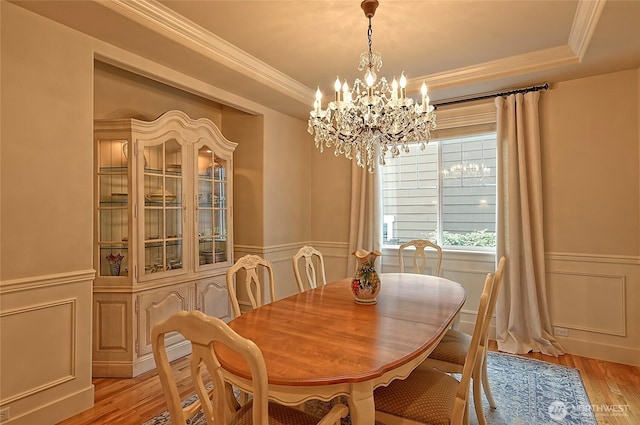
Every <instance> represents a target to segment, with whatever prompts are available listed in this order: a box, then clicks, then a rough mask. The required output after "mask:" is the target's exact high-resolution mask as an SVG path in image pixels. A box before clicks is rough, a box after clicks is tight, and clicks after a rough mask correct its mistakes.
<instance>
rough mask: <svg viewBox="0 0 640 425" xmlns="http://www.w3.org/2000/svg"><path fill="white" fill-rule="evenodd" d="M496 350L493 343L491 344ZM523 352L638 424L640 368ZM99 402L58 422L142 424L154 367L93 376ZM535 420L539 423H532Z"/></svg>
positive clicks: (597, 407)
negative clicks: (564, 369)
mask: <svg viewBox="0 0 640 425" xmlns="http://www.w3.org/2000/svg"><path fill="white" fill-rule="evenodd" d="M490 348H491V349H492V350H496V345H495V342H492V344H491V345H490ZM523 357H529V358H534V359H538V360H543V361H548V362H550V363H555V364H560V365H564V366H569V367H573V368H576V369H578V370H580V373H581V375H582V380H583V382H584V385H585V388H586V390H587V394H588V395H589V399H590V400H591V404H592V406H593V409H594V411H595V414H596V418H597V419H598V424H600V425H634V424H640V367H633V366H627V365H622V364H618V363H611V362H605V361H601V360H594V359H589V358H585V357H579V356H573V355H571V354H565V355H563V356H559V357H557V358H556V357H549V356H544V355H542V354H539V353H534V354H527V355H524V356H523ZM172 365H173V369H174V371H175V373H176V376H177V377H178V379H179V380H180V381H179V385H178V387H179V389H180V391H181V393H182V394H183V395H184V396H186V395H187V394H189V393H191V392H192V391H191V387H190V382H189V380H188V379H187V377H188V374H189V364H188V360H187V358H182V359H179V360H176V361H175V362H173V364H172ZM93 384H94V385H95V405H94V406H93V408H91V409H89V410H86V411H84V412H82V413H80V414H78V415H76V416H73V417H71V418H69V419H67V420H65V421H63V422H60V424H59V425H88V424H109V425H111V424H123V425H140V424H142V423H143V422H144V421H146V420H148V419H151V418H152V417H154V416H155V415H157V414H159V413H161V412H163V411H164V410H166V405H165V400H164V395H163V393H162V389H161V387H160V381H159V379H158V376H157V375H156V373H155V372H147V373H145V374H143V375H140V376H138V377H136V378H131V379H116V378H95V379H94V380H93ZM529 425H536V424H529Z"/></svg>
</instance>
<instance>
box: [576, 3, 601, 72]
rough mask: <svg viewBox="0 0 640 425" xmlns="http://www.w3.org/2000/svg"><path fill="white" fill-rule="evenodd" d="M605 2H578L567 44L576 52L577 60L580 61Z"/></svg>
mask: <svg viewBox="0 0 640 425" xmlns="http://www.w3.org/2000/svg"><path fill="white" fill-rule="evenodd" d="M606 2H607V0H595V1H584V0H581V1H579V2H578V7H577V8H576V14H575V16H574V17H573V25H571V33H570V34H569V41H568V45H569V47H571V50H573V52H574V53H575V54H576V56H577V57H578V60H579V61H582V58H583V57H584V54H585V53H586V51H587V47H589V43H590V42H591V37H592V36H593V32H594V31H595V29H596V26H597V24H598V20H599V19H600V15H601V14H602V10H603V9H604V5H605V3H606Z"/></svg>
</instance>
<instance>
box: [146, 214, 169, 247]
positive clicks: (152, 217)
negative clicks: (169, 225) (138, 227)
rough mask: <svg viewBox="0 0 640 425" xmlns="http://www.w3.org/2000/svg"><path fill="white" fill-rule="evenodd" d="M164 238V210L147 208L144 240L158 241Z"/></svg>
mask: <svg viewBox="0 0 640 425" xmlns="http://www.w3.org/2000/svg"><path fill="white" fill-rule="evenodd" d="M161 238H164V210H163V209H162V208H155V207H154V208H145V215H144V239H145V240H147V241H148V240H157V239H161Z"/></svg>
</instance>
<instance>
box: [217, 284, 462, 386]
mask: <svg viewBox="0 0 640 425" xmlns="http://www.w3.org/2000/svg"><path fill="white" fill-rule="evenodd" d="M380 280H381V284H382V288H381V291H380V293H379V295H378V297H377V301H378V302H377V303H376V304H374V305H361V304H357V303H355V302H354V297H353V294H352V293H351V288H350V285H351V278H346V279H342V280H338V281H335V282H331V283H328V284H327V285H324V286H319V287H318V288H315V289H311V290H307V291H305V292H302V293H298V294H295V295H292V296H289V297H287V298H283V299H280V300H277V301H275V302H273V303H270V304H266V305H263V306H261V307H259V308H257V309H254V310H252V311H249V312H247V313H245V314H243V315H241V316H240V317H237V318H235V319H233V320H232V321H231V322H229V325H230V326H231V328H232V329H234V330H235V331H236V332H238V333H239V334H240V335H242V336H243V337H245V338H249V339H251V340H253V341H254V342H255V343H256V344H257V345H258V347H259V348H260V350H261V351H262V354H263V356H264V359H265V363H266V366H267V373H268V377H269V384H270V385H286V386H318V385H332V384H339V383H345V382H348V383H355V382H362V381H369V380H372V379H375V378H377V377H380V376H381V375H382V374H384V373H386V372H388V371H391V370H394V369H396V368H398V367H400V366H402V365H404V364H406V363H407V362H410V361H411V360H413V359H415V358H416V357H417V356H420V355H422V354H423V353H424V352H425V351H428V352H431V350H433V348H434V347H435V345H436V344H437V343H438V342H439V341H440V339H441V337H442V336H443V335H444V333H445V332H446V330H447V329H448V328H449V327H450V325H451V323H452V322H453V320H454V318H455V316H456V314H457V313H458V312H459V311H460V309H461V307H462V305H463V304H464V301H465V291H464V289H463V288H462V286H461V285H460V284H458V283H456V282H453V281H450V280H448V279H444V278H440V277H435V276H428V275H418V274H411V273H380ZM216 351H217V353H218V357H219V360H220V362H221V364H222V366H223V368H224V369H226V370H227V371H228V372H230V373H232V374H234V375H236V376H239V377H241V378H245V379H249V378H250V375H249V371H248V368H247V366H246V363H245V362H244V361H243V360H242V359H241V358H240V357H239V356H238V355H236V354H234V353H232V352H231V351H229V350H228V349H225V348H224V347H216Z"/></svg>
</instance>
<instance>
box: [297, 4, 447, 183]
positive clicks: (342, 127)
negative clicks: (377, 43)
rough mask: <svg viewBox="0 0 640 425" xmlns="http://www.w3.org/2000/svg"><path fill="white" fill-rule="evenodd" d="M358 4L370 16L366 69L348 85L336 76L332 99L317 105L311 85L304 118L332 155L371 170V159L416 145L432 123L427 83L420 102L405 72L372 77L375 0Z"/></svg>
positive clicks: (377, 64) (377, 63)
mask: <svg viewBox="0 0 640 425" xmlns="http://www.w3.org/2000/svg"><path fill="white" fill-rule="evenodd" d="M360 7H362V10H363V11H364V14H365V16H366V17H367V19H368V20H369V28H368V30H367V39H368V41H369V49H368V51H367V52H364V53H362V54H361V55H360V65H359V66H358V70H359V71H364V70H366V71H365V74H364V81H361V80H360V79H356V80H355V82H354V84H353V90H349V86H348V85H347V82H346V81H345V82H344V84H341V83H340V78H336V82H335V84H334V89H335V100H334V101H332V102H329V104H328V105H327V108H326V109H324V110H323V109H322V93H321V92H320V88H319V87H318V90H317V91H316V100H315V102H314V104H313V110H311V113H310V118H309V133H310V134H314V133H315V136H314V140H315V144H316V147H317V148H318V149H320V152H323V151H324V147H325V146H326V147H331V146H334V147H335V151H334V154H335V155H336V156H340V155H344V156H345V157H346V158H347V159H350V160H352V159H353V158H354V157H355V158H356V162H357V164H358V166H360V167H363V168H364V167H365V166H366V167H367V169H368V171H369V172H373V171H374V170H375V167H376V161H378V162H379V163H380V165H384V164H385V156H386V155H387V152H389V151H391V156H392V157H396V156H398V155H399V154H400V151H404V152H405V153H407V152H409V143H411V142H417V143H418V145H419V146H420V148H421V149H425V146H426V144H427V143H428V142H429V140H430V139H431V131H432V130H434V129H435V127H436V116H435V108H434V107H433V106H431V105H430V104H429V95H428V94H427V86H426V84H425V83H424V82H423V83H422V88H421V93H422V102H421V103H420V104H419V103H418V102H415V101H414V100H413V99H412V98H410V97H407V89H406V87H407V79H406V77H405V76H404V72H403V73H402V75H401V77H400V82H399V83H398V82H397V81H396V79H395V77H394V79H393V82H392V83H391V87H389V84H388V83H387V79H386V78H385V77H381V78H380V79H379V80H378V79H377V74H376V71H380V68H381V67H382V56H381V55H380V53H378V52H373V51H372V50H371V46H372V41H371V36H372V34H373V31H372V29H371V18H373V15H374V14H375V11H376V8H377V7H378V0H363V1H362V3H360Z"/></svg>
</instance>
